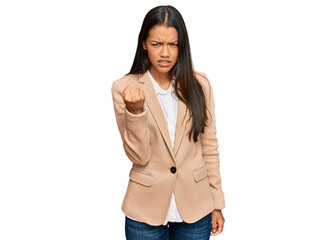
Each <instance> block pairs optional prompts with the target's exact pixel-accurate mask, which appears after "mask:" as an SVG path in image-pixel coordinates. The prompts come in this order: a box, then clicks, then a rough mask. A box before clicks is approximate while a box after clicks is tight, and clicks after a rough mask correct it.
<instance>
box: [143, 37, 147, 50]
mask: <svg viewBox="0 0 336 240" xmlns="http://www.w3.org/2000/svg"><path fill="white" fill-rule="evenodd" d="M142 47H143V49H145V51H147V46H146V41H145V40H144V41H143V42H142Z"/></svg>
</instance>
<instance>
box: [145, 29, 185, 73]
mask: <svg viewBox="0 0 336 240" xmlns="http://www.w3.org/2000/svg"><path fill="white" fill-rule="evenodd" d="M143 48H144V49H145V50H147V54H148V57H149V60H150V62H151V66H150V68H149V71H150V72H151V74H152V75H153V74H154V75H161V74H167V73H169V71H170V70H171V69H172V68H173V67H174V66H175V64H176V62H177V59H178V33H177V30H176V28H174V27H168V26H164V25H157V26H154V27H152V28H151V29H150V30H149V32H148V37H147V39H146V41H144V42H143Z"/></svg>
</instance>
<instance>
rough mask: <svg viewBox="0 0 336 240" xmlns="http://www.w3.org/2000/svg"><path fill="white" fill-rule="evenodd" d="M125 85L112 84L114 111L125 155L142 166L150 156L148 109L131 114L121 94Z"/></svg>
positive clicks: (116, 82)
mask: <svg viewBox="0 0 336 240" xmlns="http://www.w3.org/2000/svg"><path fill="white" fill-rule="evenodd" d="M125 87H126V86H124V84H122V83H121V82H120V81H114V82H113V84H112V89H111V92H112V99H113V107H114V113H115V117H116V121H117V125H118V129H119V132H120V135H121V139H122V141H123V147H124V150H125V153H126V155H127V156H128V158H129V159H130V160H131V161H132V162H133V163H134V164H137V165H140V166H144V165H146V164H147V163H148V162H149V158H150V132H149V128H148V119H147V112H148V111H147V109H146V108H145V107H144V111H143V112H142V113H141V114H132V113H131V112H129V111H128V110H127V108H126V105H125V102H124V100H123V98H122V95H121V94H122V91H123V90H124V88H125Z"/></svg>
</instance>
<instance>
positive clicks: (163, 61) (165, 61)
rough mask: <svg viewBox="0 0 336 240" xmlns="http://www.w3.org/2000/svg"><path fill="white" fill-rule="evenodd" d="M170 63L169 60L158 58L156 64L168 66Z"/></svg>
mask: <svg viewBox="0 0 336 240" xmlns="http://www.w3.org/2000/svg"><path fill="white" fill-rule="evenodd" d="M170 63H171V61H169V60H159V61H158V64H159V66H161V67H169V66H170Z"/></svg>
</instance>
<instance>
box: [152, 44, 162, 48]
mask: <svg viewBox="0 0 336 240" xmlns="http://www.w3.org/2000/svg"><path fill="white" fill-rule="evenodd" d="M160 45H161V43H152V46H154V47H158V46H160Z"/></svg>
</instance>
